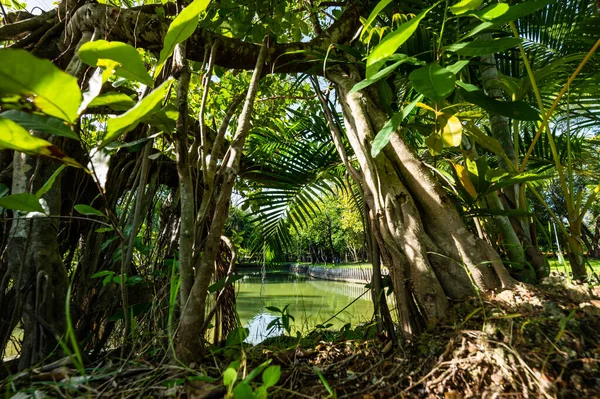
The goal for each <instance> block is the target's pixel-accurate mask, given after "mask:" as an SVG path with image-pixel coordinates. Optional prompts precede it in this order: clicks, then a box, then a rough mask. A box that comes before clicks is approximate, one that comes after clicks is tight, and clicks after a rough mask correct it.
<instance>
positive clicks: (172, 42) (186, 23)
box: [154, 0, 210, 78]
mask: <svg viewBox="0 0 600 399" xmlns="http://www.w3.org/2000/svg"><path fill="white" fill-rule="evenodd" d="M208 3H210V0H194V1H193V2H192V3H190V4H189V5H187V6H186V7H185V8H184V9H183V10H182V11H181V12H180V13H179V15H178V16H177V18H175V19H174V20H173V22H171V25H169V30H168V31H167V34H166V35H165V42H164V45H163V48H162V50H160V56H159V58H158V63H157V64H156V70H155V71H154V77H155V78H156V77H157V76H158V75H159V74H160V71H161V70H162V68H163V67H164V65H165V62H166V61H167V58H169V57H170V56H171V55H172V54H173V51H175V46H176V45H178V44H179V43H182V42H183V41H185V40H187V39H188V38H189V37H190V36H192V34H193V33H194V31H195V30H196V27H197V26H198V17H199V16H200V13H201V12H202V11H204V10H205V9H206V7H208Z"/></svg>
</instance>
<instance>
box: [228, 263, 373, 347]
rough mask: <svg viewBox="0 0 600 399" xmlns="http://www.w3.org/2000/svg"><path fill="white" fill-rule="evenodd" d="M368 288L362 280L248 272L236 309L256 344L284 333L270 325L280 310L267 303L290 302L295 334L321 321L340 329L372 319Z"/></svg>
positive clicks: (281, 305) (241, 282) (238, 286)
mask: <svg viewBox="0 0 600 399" xmlns="http://www.w3.org/2000/svg"><path fill="white" fill-rule="evenodd" d="M365 291H367V289H366V288H364V285H362V284H353V283H345V282H338V281H328V280H317V279H313V278H310V277H302V276H296V275H292V274H287V273H276V274H270V273H267V274H266V275H265V278H264V279H263V278H262V277H261V275H250V276H249V275H247V276H245V278H244V279H242V280H239V281H238V282H237V283H236V293H237V311H238V314H239V317H240V321H241V323H242V325H243V326H245V327H248V329H249V330H250V335H249V336H248V338H247V339H246V342H248V343H251V344H257V343H260V342H261V341H263V340H264V339H266V338H268V337H271V336H276V335H280V334H281V333H282V332H281V331H278V330H277V329H271V331H269V329H267V326H268V324H269V323H270V322H271V321H272V320H274V319H275V318H276V317H277V316H278V313H277V312H273V311H271V310H268V309H266V307H268V306H275V307H278V308H279V309H283V308H284V307H285V306H286V305H289V307H288V310H289V314H291V315H292V316H293V317H294V318H295V322H293V328H292V335H295V334H296V331H300V332H301V333H302V334H307V333H309V332H310V331H312V330H313V329H314V328H315V327H316V326H317V325H319V324H325V323H326V324H332V325H331V327H329V328H331V329H340V328H341V327H342V326H344V325H345V324H347V323H351V324H352V326H353V327H355V326H356V325H358V324H359V323H365V322H369V321H370V320H371V317H372V315H373V303H372V302H371V294H370V293H365ZM363 294H364V295H363ZM361 295H362V297H361ZM358 297H360V298H359V299H356V298H358ZM355 299H356V301H355V302H354V303H353V304H351V305H350V306H348V307H347V308H346V309H345V310H343V311H342V309H344V308H345V307H346V306H347V305H348V304H350V303H351V302H352V301H354V300H355ZM340 311H341V312H340ZM338 312H340V313H339V314H338V315H336V313H338ZM333 316H335V317H333ZM332 317H333V318H332ZM330 318H332V319H331V320H328V319H330Z"/></svg>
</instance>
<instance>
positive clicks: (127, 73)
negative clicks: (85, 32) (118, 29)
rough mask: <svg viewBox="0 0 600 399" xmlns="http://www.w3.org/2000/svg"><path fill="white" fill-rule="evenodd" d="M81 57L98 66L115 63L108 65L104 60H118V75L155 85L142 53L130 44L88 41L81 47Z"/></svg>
mask: <svg viewBox="0 0 600 399" xmlns="http://www.w3.org/2000/svg"><path fill="white" fill-rule="evenodd" d="M79 58H80V59H81V61H83V62H85V63H86V64H88V65H91V66H98V67H104V66H106V67H109V68H110V67H114V65H107V63H106V62H105V61H103V60H111V61H114V62H117V63H118V64H119V65H118V66H116V68H115V74H116V75H117V76H120V77H122V78H125V79H128V80H133V81H137V82H141V83H143V84H145V85H147V86H150V87H152V86H154V81H153V80H152V78H151V77H150V75H149V74H148V71H147V70H146V66H145V65H144V62H143V61H142V57H140V53H138V51H137V50H136V49H135V47H133V46H130V45H129V44H126V43H122V42H108V41H106V40H96V41H93V42H87V43H85V44H84V45H83V46H81V48H80V49H79Z"/></svg>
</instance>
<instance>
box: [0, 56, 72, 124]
mask: <svg viewBox="0 0 600 399" xmlns="http://www.w3.org/2000/svg"><path fill="white" fill-rule="evenodd" d="M0 60H2V62H0V99H1V98H2V97H3V96H10V95H15V94H16V95H19V96H23V97H26V98H28V99H29V100H30V101H31V103H32V105H33V107H34V110H37V111H41V112H43V113H45V114H47V115H50V116H54V117H57V118H60V119H62V120H65V121H67V122H69V123H75V121H76V120H77V109H78V108H79V104H80V103H81V90H79V85H78V84H77V79H75V78H74V77H73V76H71V75H69V74H67V73H65V72H63V71H61V70H60V69H58V68H57V67H56V66H55V65H54V64H52V63H51V62H50V61H48V60H43V59H41V58H37V57H35V56H33V55H31V54H30V53H29V52H27V51H25V50H13V49H0Z"/></svg>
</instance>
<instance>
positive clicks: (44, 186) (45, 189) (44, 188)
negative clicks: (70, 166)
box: [35, 165, 66, 198]
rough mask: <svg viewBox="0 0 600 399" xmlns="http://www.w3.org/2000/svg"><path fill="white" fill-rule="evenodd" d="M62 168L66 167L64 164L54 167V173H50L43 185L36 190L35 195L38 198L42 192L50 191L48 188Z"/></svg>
mask: <svg viewBox="0 0 600 399" xmlns="http://www.w3.org/2000/svg"><path fill="white" fill-rule="evenodd" d="M64 168H66V165H60V166H59V168H58V169H56V170H55V171H54V173H52V176H50V178H49V179H48V181H46V183H44V185H43V186H42V187H40V189H39V190H37V192H36V193H35V196H36V197H38V198H42V196H43V195H44V194H46V193H47V192H48V191H50V189H51V188H52V186H53V185H54V182H55V181H56V178H57V177H58V175H60V172H62V171H63V169H64Z"/></svg>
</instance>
